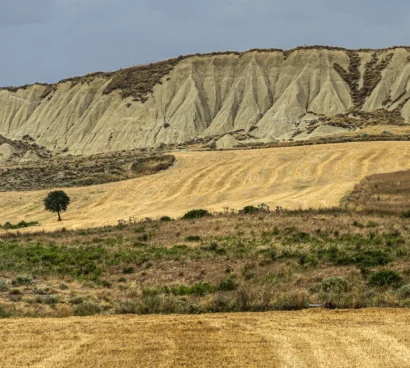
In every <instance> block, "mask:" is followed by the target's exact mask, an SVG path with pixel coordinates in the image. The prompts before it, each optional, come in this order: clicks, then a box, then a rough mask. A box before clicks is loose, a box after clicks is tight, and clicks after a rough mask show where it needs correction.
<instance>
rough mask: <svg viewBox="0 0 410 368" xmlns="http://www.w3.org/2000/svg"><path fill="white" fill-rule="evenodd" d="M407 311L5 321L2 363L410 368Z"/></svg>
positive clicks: (1, 338) (0, 340)
mask: <svg viewBox="0 0 410 368" xmlns="http://www.w3.org/2000/svg"><path fill="white" fill-rule="evenodd" d="M409 323H410V311H409V310H386V309H385V310H363V311H322V310H310V311H302V312H276V313H271V312H270V313H258V314H255V313H240V314H229V315H227V314H219V315H201V316H175V315H172V316H142V317H141V316H138V317H136V316H133V317H129V316H120V317H89V318H86V319H84V318H68V319H64V320H62V319H48V320H42V321H41V324H40V323H39V321H38V320H36V319H25V320H7V321H3V322H2V326H1V328H0V357H1V359H0V366H2V367H23V366H24V367H25V366H30V367H44V368H47V367H50V368H56V367H79V368H81V367H109V368H112V367H300V368H305V367H306V368H307V367H312V368H318V367H340V368H342V367H346V368H354V367H357V368H359V367H360V368H376V367H389V368H396V367H397V368H403V367H409V366H410V333H409Z"/></svg>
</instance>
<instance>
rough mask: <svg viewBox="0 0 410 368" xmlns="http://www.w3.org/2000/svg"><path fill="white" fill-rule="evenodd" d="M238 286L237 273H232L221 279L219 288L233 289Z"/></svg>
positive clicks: (222, 289) (223, 289)
mask: <svg viewBox="0 0 410 368" xmlns="http://www.w3.org/2000/svg"><path fill="white" fill-rule="evenodd" d="M237 287H238V282H237V281H236V277H235V275H233V274H232V275H230V276H229V277H228V278H227V279H224V280H221V281H220V282H219V284H218V290H221V291H231V290H235V289H236V288H237Z"/></svg>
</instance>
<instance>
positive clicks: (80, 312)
mask: <svg viewBox="0 0 410 368" xmlns="http://www.w3.org/2000/svg"><path fill="white" fill-rule="evenodd" d="M99 313H101V307H100V306H99V305H98V304H95V303H91V302H83V303H81V304H78V305H76V306H75V307H74V315H75V316H94V315H96V314H99Z"/></svg>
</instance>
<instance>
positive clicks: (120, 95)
mask: <svg viewBox="0 0 410 368" xmlns="http://www.w3.org/2000/svg"><path fill="white" fill-rule="evenodd" d="M409 79H410V53H409V49H406V48H393V49H386V50H376V51H375V50H358V51H349V50H344V49H336V48H333V49H332V48H325V47H312V48H299V49H295V50H291V51H282V50H256V51H249V52H246V53H235V52H232V53H229V52H227V53H214V54H208V55H194V56H189V57H180V58H177V59H172V60H168V61H165V62H161V63H157V64H151V65H147V66H139V67H132V68H129V69H123V70H120V71H117V72H111V73H93V74H89V75H87V76H84V77H77V78H72V79H68V80H65V81H62V82H60V83H58V84H56V85H33V86H24V87H20V88H11V87H9V88H4V89H2V90H0V134H1V135H4V136H5V137H7V138H12V139H22V138H23V137H28V136H29V137H30V139H34V140H35V142H36V143H37V144H38V145H40V146H44V147H45V148H46V149H48V150H51V151H54V152H59V151H67V152H68V153H72V154H89V153H98V152H106V151H115V150H120V149H131V148H139V147H146V146H152V145H155V144H160V143H167V144H169V143H181V142H186V141H190V140H192V139H195V138H201V137H214V136H222V135H224V134H227V133H232V132H235V131H242V132H243V133H244V134H245V135H246V134H248V136H247V138H249V139H260V140H261V141H264V142H269V141H272V140H274V139H290V138H294V139H302V138H309V137H310V136H322V135H326V134H331V133H337V132H345V131H348V130H352V129H356V128H357V127H360V126H363V125H366V124H380V123H384V124H405V123H409V122H410V103H409V99H410V88H409Z"/></svg>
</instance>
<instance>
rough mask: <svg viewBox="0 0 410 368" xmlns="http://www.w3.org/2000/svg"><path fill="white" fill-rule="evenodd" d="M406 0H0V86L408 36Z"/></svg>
mask: <svg viewBox="0 0 410 368" xmlns="http://www.w3.org/2000/svg"><path fill="white" fill-rule="evenodd" d="M409 10H410V1H408V0H390V1H385V0H383V1H382V0H337V1H335V0H310V1H306V0H145V1H144V0H0V56H1V57H0V85H1V86H6V85H21V84H26V83H33V82H56V81H58V80H60V79H62V78H67V77H70V76H75V75H81V74H85V73H89V72H94V71H100V70H101V71H108V70H115V69H118V68H121V67H126V66H130V65H134V64H140V63H147V62H152V61H158V60H162V59H166V58H170V57H174V56H178V55H181V54H190V53H197V52H201V53H202V52H209V51H222V50H239V51H243V50H247V49H250V48H271V47H277V48H284V49H289V48H293V47H296V46H299V45H304V44H307V45H314V44H321V45H332V46H343V47H348V48H359V47H370V48H379V47H386V46H393V45H406V44H409V37H410V22H409Z"/></svg>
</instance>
